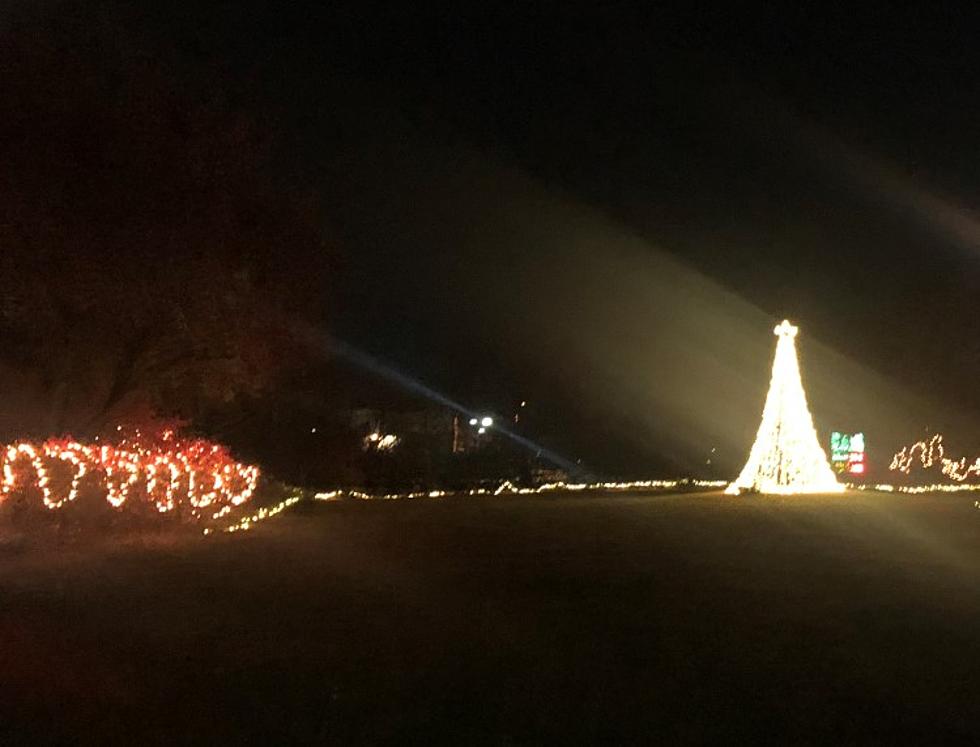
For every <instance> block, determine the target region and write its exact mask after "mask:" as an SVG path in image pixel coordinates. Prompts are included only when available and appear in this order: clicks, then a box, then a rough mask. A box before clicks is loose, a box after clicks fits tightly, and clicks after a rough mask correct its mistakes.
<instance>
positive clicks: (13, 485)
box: [0, 431, 260, 519]
mask: <svg viewBox="0 0 980 747" xmlns="http://www.w3.org/2000/svg"><path fill="white" fill-rule="evenodd" d="M53 461H64V462H68V463H70V464H71V465H72V467H73V468H74V473H73V475H72V477H71V480H70V484H69V486H68V488H67V490H65V491H64V492H63V493H62V494H60V495H58V494H56V493H57V491H56V490H55V489H53V488H52V486H51V475H50V473H49V464H50V463H51V462H53ZM24 462H26V465H25V464H24ZM45 462H48V464H46V463H45ZM0 464H2V466H0V506H2V505H3V503H4V502H5V501H6V499H7V498H9V497H10V496H11V495H12V494H13V493H14V492H16V491H22V490H31V489H34V490H37V491H39V492H40V493H41V500H42V502H43V504H44V506H45V508H47V509H49V510H52V511H53V510H57V509H61V508H63V507H64V506H65V505H66V504H69V503H71V502H73V501H74V500H75V499H76V498H77V497H78V493H79V489H80V484H81V482H82V480H83V478H85V477H86V475H89V474H91V473H97V474H96V475H94V476H93V477H92V478H90V480H97V481H98V482H100V483H101V485H102V487H103V488H104V498H105V500H106V502H107V503H108V504H109V505H110V506H112V507H113V508H114V509H117V510H118V509H122V508H123V506H124V505H125V504H126V503H127V502H128V501H129V500H130V493H131V492H132V491H133V490H134V489H135V488H137V487H138V486H139V484H140V479H141V478H144V485H143V491H142V493H143V494H144V495H145V499H146V500H147V501H148V502H150V503H152V504H154V506H155V508H156V509H157V511H158V512H159V513H161V514H163V513H168V512H170V511H173V510H174V509H175V508H177V506H178V505H189V506H190V513H191V514H192V515H193V516H195V517H196V518H202V516H203V511H204V510H205V509H208V508H209V507H211V506H215V507H218V510H217V512H216V513H214V514H213V515H212V517H211V518H212V519H217V518H220V517H221V516H224V515H226V514H227V513H228V511H230V510H231V507H233V506H240V505H242V504H243V503H245V502H246V501H248V500H249V499H250V498H251V497H252V495H253V493H254V492H255V489H256V487H257V485H258V480H259V476H260V471H259V468H258V467H256V466H254V465H248V464H242V463H240V462H234V461H233V460H232V459H231V456H230V455H229V454H228V452H227V450H225V449H224V448H223V447H222V446H219V445H218V444H214V443H211V442H210V441H205V440H203V439H194V440H188V439H177V438H175V437H174V434H173V432H171V431H167V432H165V433H164V434H163V436H162V443H160V442H153V441H151V440H148V439H144V438H141V437H140V434H139V432H138V431H137V432H136V434H135V438H124V439H122V440H121V441H119V442H118V443H116V444H114V445H110V444H100V445H99V446H92V445H85V444H81V443H79V442H77V441H74V440H72V439H70V438H66V439H49V440H47V441H45V442H44V443H42V444H32V443H29V442H26V441H25V442H21V443H17V444H10V445H8V446H6V447H2V446H0ZM31 471H33V473H34V475H33V480H31V479H30V478H29V477H28V475H29V474H30V472H31ZM161 476H162V479H161ZM168 478H169V479H168ZM199 485H207V486H208V487H209V489H208V490H207V492H205V493H200V491H199ZM161 486H162V488H161ZM182 486H183V487H182Z"/></svg>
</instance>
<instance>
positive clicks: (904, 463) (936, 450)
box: [888, 433, 980, 482]
mask: <svg viewBox="0 0 980 747" xmlns="http://www.w3.org/2000/svg"><path fill="white" fill-rule="evenodd" d="M916 460H918V462H919V464H920V465H921V466H922V468H923V469H929V468H930V467H932V466H933V465H935V464H939V466H940V471H941V472H942V473H943V474H944V475H946V477H949V478H951V479H953V480H956V481H957V482H963V481H964V480H966V478H968V477H969V476H970V475H980V457H977V458H976V459H974V460H973V461H972V462H970V463H967V461H966V457H962V458H960V459H947V458H946V450H945V449H944V448H943V436H942V434H941V433H937V434H936V435H934V436H933V437H932V438H931V439H929V441H916V442H915V443H914V444H912V445H911V446H905V447H903V448H902V450H901V451H899V452H898V453H897V454H895V456H893V457H892V461H891V464H890V465H889V466H888V469H890V470H892V471H897V472H903V473H904V474H906V475H908V474H911V472H912V467H913V466H915V462H916Z"/></svg>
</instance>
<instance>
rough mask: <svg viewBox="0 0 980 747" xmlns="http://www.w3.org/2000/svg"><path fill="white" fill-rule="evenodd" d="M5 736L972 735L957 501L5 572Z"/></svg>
mask: <svg viewBox="0 0 980 747" xmlns="http://www.w3.org/2000/svg"><path fill="white" fill-rule="evenodd" d="M0 594H2V596H0V642H2V648H0V741H2V742H4V743H21V742H23V743H35V744H36V743H40V742H45V741H61V742H71V743H78V742H98V743H102V744H106V743H141V744H167V745H171V744H183V743H212V744H220V743H234V744H241V743H253V744H289V743H336V744H345V745H346V744H361V743H367V744H384V743H388V744H405V743H417V744H434V743H455V744H535V743H542V742H550V743H603V744H611V743H626V742H633V743H664V744H676V743H682V742H706V741H711V742H728V743H734V742H745V741H761V740H767V741H777V740H778V741H780V742H793V743H800V742H811V743H823V744H826V743H830V742H834V743H837V742H848V743H854V742H860V743H878V744H895V743H897V742H909V741H917V742H920V743H922V742H933V743H935V742H940V741H943V742H947V743H949V742H953V741H967V740H969V739H971V738H976V736H977V734H978V731H980V726H978V724H980V718H978V717H980V511H978V510H976V509H975V508H974V507H973V499H972V498H969V497H964V496H919V497H914V498H913V497H902V496H894V495H882V494H851V495H847V496H845V497H839V496H837V497H826V498H824V497H814V498H785V499H774V498H760V497H754V498H753V497H750V498H726V497H722V496H719V495H717V494H702V495H697V494H688V495H649V496H636V495H633V496H581V495H576V496H550V497H534V498H513V497H511V498H495V499H474V498H470V499H442V500H413V501H399V502H376V503H334V504H317V505H312V504H309V505H303V506H301V507H299V508H298V509H294V510H293V511H292V513H290V514H287V515H285V516H283V517H280V518H277V519H273V520H271V521H269V522H267V523H266V524H264V525H261V526H259V527H257V528H256V529H255V530H254V531H253V532H252V533H249V534H247V535H232V536H223V537H219V538H216V539H205V538H183V539H179V540H172V541H165V540H163V539H161V540H159V541H158V542H156V543H153V544H152V545H146V546H135V545H129V546H126V547H117V548H115V549H112V550H109V549H105V548H103V549H96V548H91V547H90V548H88V549H81V548H75V549H61V550H57V551H48V552H44V553H42V552H39V551H37V550H20V551H10V550H8V552H7V554H6V555H5V556H3V557H2V558H0Z"/></svg>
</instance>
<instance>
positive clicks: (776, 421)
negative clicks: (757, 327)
mask: <svg viewBox="0 0 980 747" xmlns="http://www.w3.org/2000/svg"><path fill="white" fill-rule="evenodd" d="M796 332H797V328H796V327H794V326H793V325H792V324H790V323H789V322H788V321H787V320H785V319H784V320H783V322H782V323H781V324H780V325H779V326H777V327H776V329H775V333H776V336H777V337H778V338H779V341H778V342H777V343H776V357H775V360H773V363H772V379H770V381H769V394H768V395H767V396H766V406H765V408H764V409H763V411H762V423H761V425H759V432H758V433H757V434H756V436H755V443H754V444H752V451H751V452H750V453H749V460H748V461H747V462H746V463H745V466H744V467H743V468H742V472H741V474H739V476H738V479H737V480H735V482H733V483H732V484H731V485H729V486H728V489H727V490H726V491H725V492H726V493H729V494H735V495H737V494H738V493H740V492H743V491H752V492H759V493H781V494H791V493H839V492H841V491H842V490H844V486H843V485H841V484H840V483H839V482H837V479H836V477H835V476H834V472H833V470H831V468H830V464H829V463H828V462H827V455H826V454H825V453H824V451H823V449H821V448H820V442H819V440H818V439H817V432H816V430H815V429H814V427H813V418H812V417H811V415H810V409H809V408H808V407H807V404H806V394H805V393H804V391H803V382H802V381H801V380H800V364H799V361H798V360H797V357H796Z"/></svg>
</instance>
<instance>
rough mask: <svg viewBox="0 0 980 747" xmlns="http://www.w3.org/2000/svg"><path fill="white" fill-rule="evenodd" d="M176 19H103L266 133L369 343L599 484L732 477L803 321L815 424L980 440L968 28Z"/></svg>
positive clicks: (227, 7) (320, 14)
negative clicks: (319, 215)
mask: <svg viewBox="0 0 980 747" xmlns="http://www.w3.org/2000/svg"><path fill="white" fill-rule="evenodd" d="M172 5H174V4H170V3H167V4H163V3H161V4H157V6H156V7H154V6H153V5H152V4H150V5H147V4H141V7H140V8H139V9H134V8H129V7H127V6H125V5H121V4H115V5H106V6H105V10H104V11H103V16H102V17H103V19H104V20H107V21H108V22H110V25H113V24H116V23H119V24H120V26H119V28H120V29H121V30H120V31H118V32H117V33H125V34H129V33H131V34H133V36H134V38H139V39H140V40H141V42H140V43H144V44H146V45H148V47H149V48H150V49H151V50H152V51H153V53H154V54H161V55H162V56H164V57H165V58H166V59H167V60H169V61H170V62H169V63H168V64H171V65H172V66H173V73H174V81H175V84H176V85H181V84H182V83H181V82H182V81H185V80H188V79H193V78H195V77H199V76H202V75H205V74H207V75H216V76H217V79H218V80H220V81H221V85H222V86H223V87H224V88H225V94H226V95H228V96H229V97H230V98H232V99H233V100H234V101H235V102H236V104H237V105H238V106H241V107H242V108H244V109H246V110H248V111H250V112H252V113H254V114H255V115H256V116H258V117H259V118H260V119H261V120H262V122H263V124H264V126H265V127H267V128H268V129H269V130H270V132H272V134H273V135H274V138H275V141H276V144H277V145H276V147H277V174H276V178H280V179H283V180H284V181H286V182H290V183H294V184H302V185H304V186H305V187H307V188H309V189H310V190H312V191H313V192H315V193H316V194H317V195H318V196H319V197H320V204H321V205H322V211H323V221H324V225H325V226H329V231H330V232H331V234H332V235H333V236H335V237H336V240H337V243H338V246H339V247H341V249H340V252H339V254H340V257H339V259H338V261H337V263H336V264H335V265H332V266H331V269H330V270H329V271H326V270H322V269H316V270H311V271H315V272H323V276H324V277H323V285H324V293H325V294H328V295H329V297H330V299H331V301H330V303H331V307H332V312H331V313H332V316H331V319H330V322H329V327H330V332H331V333H332V334H334V335H336V336H337V337H339V338H342V339H344V340H345V341H346V342H348V343H350V344H351V345H355V346H357V347H358V348H360V349H362V350H365V351H367V352H369V353H370V354H372V355H374V356H377V357H379V358H381V359H384V360H385V361H387V362H389V363H390V364H392V365H393V366H394V367H396V368H397V369H398V370H400V371H402V372H404V373H405V374H406V375H409V376H412V377H417V378H419V379H420V380H423V381H425V382H427V383H429V384H430V385H431V386H432V387H434V388H436V389H438V390H440V391H442V392H445V393H446V394H448V395H450V396H452V397H453V398H455V399H458V400H460V401H463V402H466V403H468V404H469V403H472V404H474V405H477V406H480V405H482V404H483V403H484V402H486V403H487V404H489V405H491V406H494V405H495V406H499V407H503V406H504V405H505V404H506V403H507V402H508V400H519V399H527V400H528V401H529V402H530V403H531V407H532V408H534V409H535V411H536V414H537V428H538V429H539V432H538V433H532V434H530V435H532V436H534V437H539V438H540V439H541V440H543V441H545V442H547V443H548V444H549V445H552V446H554V447H555V448H556V450H558V451H560V452H562V453H563V454H565V455H566V456H568V457H570V458H572V459H578V458H581V459H583V461H585V462H587V463H589V464H591V465H593V466H594V467H595V468H596V469H597V470H600V471H607V472H621V473H633V474H650V473H655V472H668V473H669V472H671V471H673V472H679V471H688V472H689V471H697V470H698V469H699V466H700V465H701V464H702V463H703V460H704V457H705V455H706V454H707V453H708V452H709V450H710V449H711V448H717V449H718V450H719V452H720V453H721V454H722V457H721V460H722V462H723V463H725V464H726V465H727V466H728V467H729V468H730V469H732V470H734V469H735V468H736V467H737V466H739V464H740V462H741V460H742V459H743V458H744V454H745V451H746V450H747V447H748V445H749V443H750V440H751V437H752V435H753V433H754V429H755V428H756V426H757V424H758V417H759V415H760V413H761V406H762V399H763V397H764V393H765V388H766V385H767V380H768V368H769V365H770V361H771V352H772V349H773V345H774V338H773V336H772V334H771V327H772V325H773V323H774V322H775V321H778V319H780V318H782V317H783V316H788V317H790V318H791V319H793V320H795V321H796V322H797V323H798V324H799V325H800V326H801V329H802V333H801V336H800V338H799V345H800V350H801V356H802V361H803V371H804V377H805V384H806V385H807V386H808V390H809V394H810V399H811V405H812V409H813V411H814V414H815V417H816V421H817V425H818V429H820V430H821V437H822V440H825V439H826V436H827V434H826V432H827V431H828V430H830V429H831V428H844V429H854V430H865V431H866V432H867V433H868V434H869V435H868V440H869V448H870V449H871V450H872V454H873V456H876V457H877V458H878V460H881V459H883V458H884V460H885V461H887V458H888V457H889V456H890V454H891V450H892V448H893V447H894V446H898V445H901V444H902V443H904V442H906V441H909V440H911V439H912V438H915V437H918V436H919V435H920V434H921V433H922V432H923V429H924V428H926V427H929V428H933V429H935V428H945V429H950V430H951V432H952V433H954V434H956V435H957V436H958V438H959V439H960V440H959V443H960V444H962V445H963V446H964V448H967V447H969V446H971V445H972V446H980V428H977V427H975V425H974V424H975V423H976V422H977V420H976V415H975V413H977V412H978V411H980V388H978V387H977V383H976V382H977V376H976V372H977V370H978V365H980V319H978V315H977V313H976V308H977V291H978V289H980V266H978V263H980V217H978V215H977V213H976V212H974V211H975V210H976V208H977V199H978V194H980V160H978V159H977V156H976V154H977V153H978V151H980V149H978V146H980V128H978V127H977V122H978V119H977V114H978V112H977V109H978V107H977V101H978V100H980V97H978V94H980V91H978V83H977V79H978V78H977V75H976V71H977V70H978V69H980V68H978V66H977V62H978V60H977V57H978V54H977V52H976V51H975V48H976V36H977V34H976V32H977V31H978V28H977V24H976V23H975V19H973V18H971V17H967V16H966V15H965V14H963V13H961V12H960V11H958V10H956V9H953V8H950V7H939V6H937V5H935V4H933V5H931V6H928V7H924V8H922V9H919V10H899V9H896V8H890V7H887V6H885V5H876V6H875V7H874V8H870V7H869V10H868V11H867V12H866V14H865V15H864V17H859V15H857V14H856V13H855V12H854V11H853V10H852V9H847V10H846V11H840V12H834V11H833V10H829V11H828V10H826V9H821V10H820V11H819V12H817V11H815V10H814V11H812V12H811V11H807V10H797V9H795V7H794V8H792V9H784V10H780V11H778V12H777V13H776V14H773V12H772V11H771V9H769V10H767V11H761V10H760V11H756V12H746V13H745V14H743V15H736V14H734V13H732V12H730V11H727V12H722V11H714V12H695V11H693V10H690V9H687V10H684V11H679V12H673V11H666V10H661V11H651V10H650V9H649V8H647V9H644V10H642V11H638V10H634V6H630V5H628V4H626V3H610V4H603V10H601V11H599V10H596V9H595V8H594V7H593V9H592V12H591V13H589V14H588V15H585V14H583V15H579V14H578V13H576V12H574V11H572V10H570V5H571V4H547V5H535V4H513V5H511V4H503V5H501V4H494V3H489V4H486V3H474V4H472V5H468V4H466V3H453V4H446V5H444V6H442V7H440V8H438V9H426V10H419V9H417V8H413V7H410V6H412V5H415V4H408V3H405V4H394V5H397V6H400V7H397V8H395V9H391V8H389V7H388V4H377V5H373V4H366V3H303V2H300V3H289V4H283V3H259V2H248V0H242V1H240V2H235V3H225V4H219V5H208V7H207V8H206V9H201V8H198V7H191V6H193V5H196V4H191V3H186V4H183V5H187V6H188V7H187V8H186V9H184V10H175V9H174V8H173V7H168V6H172ZM423 5H427V4H423ZM645 5H649V4H645V3H644V4H637V7H642V6H645ZM793 5H794V6H796V4H793ZM487 6H493V9H488V8H487ZM532 6H533V7H532ZM815 7H819V4H817V5H816V6H815ZM45 12H46V13H49V14H50V16H51V17H52V18H57V17H59V14H64V13H66V12H67V11H65V10H64V8H62V7H61V6H58V5H50V6H49V7H48V8H47V9H46V10H45ZM119 19H123V20H122V21H119ZM113 27H115V26H113ZM876 450H877V453H875V452H876ZM885 452H887V454H886V453H885Z"/></svg>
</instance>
